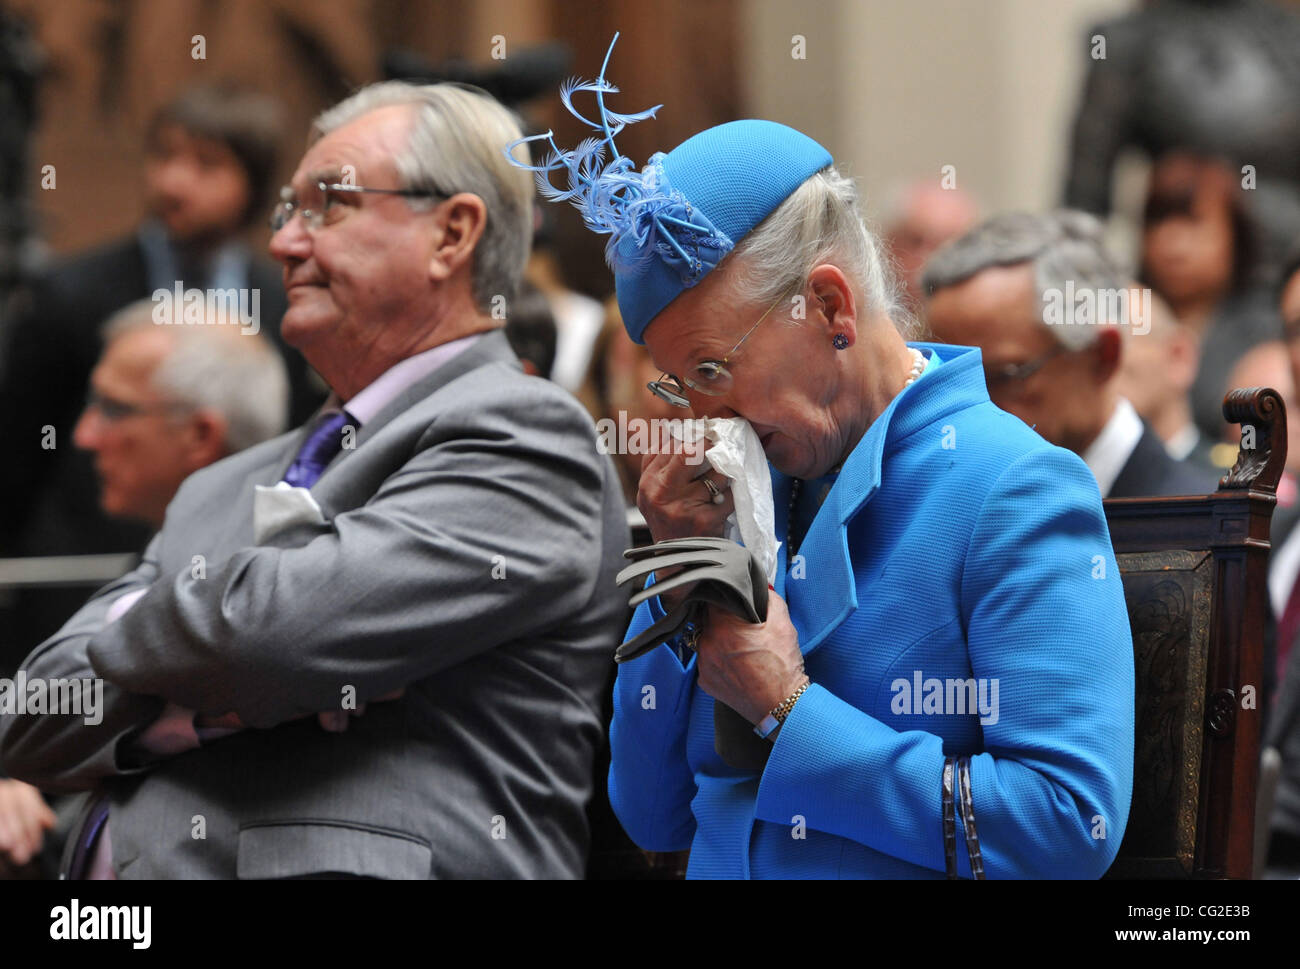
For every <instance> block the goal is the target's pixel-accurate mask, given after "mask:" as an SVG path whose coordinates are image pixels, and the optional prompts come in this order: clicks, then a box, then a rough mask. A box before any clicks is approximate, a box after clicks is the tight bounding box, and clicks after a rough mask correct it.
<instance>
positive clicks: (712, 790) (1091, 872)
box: [609, 343, 1134, 878]
mask: <svg viewBox="0 0 1300 969" xmlns="http://www.w3.org/2000/svg"><path fill="white" fill-rule="evenodd" d="M913 346H916V347H917V348H919V349H921V350H923V351H926V352H928V353H929V354H930V355H932V356H933V355H935V354H941V359H940V360H939V361H938V364H939V365H938V366H936V365H935V362H934V360H932V362H931V366H930V367H929V368H928V369H927V371H926V372H925V374H924V375H923V376H922V377H921V379H920V380H918V381H917V382H916V383H915V384H913V385H912V386H911V387H909V388H907V389H906V390H905V391H903V392H902V393H901V394H899V395H898V397H896V398H895V399H894V401H893V402H892V403H891V404H890V405H889V407H888V408H886V410H885V411H884V413H883V414H881V415H880V417H879V418H878V419H877V420H876V421H875V422H874V423H873V424H872V425H871V427H870V429H869V430H868V431H867V433H866V434H865V435H864V436H863V438H862V440H861V441H860V442H859V443H858V446H857V447H856V448H855V449H854V450H853V453H852V454H851V455H850V457H849V459H848V461H846V462H845V465H844V468H843V470H842V471H841V473H840V476H839V478H838V479H837V480H836V482H835V485H834V487H833V488H832V489H831V491H830V493H829V494H828V496H827V498H826V500H825V502H824V503H823V504H822V506H821V509H820V510H819V512H818V514H817V517H816V518H815V519H814V520H813V522H812V524H811V526H810V527H809V529H808V534H807V536H806V538H805V539H804V542H803V545H802V547H801V548H800V549H799V554H798V555H796V556H795V558H794V560H793V561H789V562H788V561H787V560H786V549H785V546H784V541H785V530H786V522H785V515H784V510H785V509H786V508H788V507H789V498H790V491H791V484H792V482H791V479H789V478H787V477H785V476H784V475H782V474H780V473H779V472H776V471H773V472H772V484H773V492H774V498H775V506H776V508H777V510H778V511H777V516H776V518H777V521H776V528H777V538H779V539H781V541H782V542H783V545H782V549H781V561H780V567H779V573H778V576H777V580H776V589H777V591H778V592H779V593H780V594H781V595H782V596H783V597H784V598H785V600H786V602H787V604H788V605H789V609H790V615H791V618H792V620H793V622H794V625H795V628H796V629H797V630H798V633H799V643H800V647H801V649H802V651H803V653H804V662H805V666H806V669H807V672H808V675H809V677H810V678H811V680H812V686H811V687H809V689H808V691H807V692H806V693H805V694H804V695H803V697H802V698H800V700H799V702H798V703H797V704H795V707H794V710H793V712H792V713H791V714H790V716H789V718H788V719H787V720H786V722H785V725H784V726H783V727H782V729H781V731H780V733H779V734H778V737H777V740H776V743H775V744H774V746H773V748H772V752H771V757H770V758H769V760H768V762H767V765H766V767H765V768H764V769H763V770H762V771H761V772H754V771H743V770H737V769H734V768H732V767H729V766H727V765H726V764H724V763H723V762H722V760H721V759H720V758H719V757H718V755H717V753H716V752H715V751H714V747H713V709H712V708H713V700H712V699H711V698H710V697H709V696H708V695H707V694H706V693H704V692H703V691H702V690H700V689H698V688H697V687H696V676H695V657H694V656H693V655H691V656H689V661H688V662H686V663H685V664H684V665H683V663H682V661H681V660H680V659H679V658H678V655H677V653H676V651H675V650H674V649H672V648H671V647H670V646H668V645H660V646H659V647H657V648H656V649H654V650H652V651H650V652H649V653H647V654H646V655H644V656H642V657H640V658H639V659H637V660H634V661H632V662H629V663H625V664H624V665H623V666H622V667H621V668H620V669H619V674H618V679H617V683H616V685H615V690H614V719H613V723H612V725H611V730H610V739H611V745H612V763H611V766H610V773H609V796H610V801H611V803H612V804H613V807H614V811H615V812H616V814H617V815H618V817H619V819H620V820H621V822H622V823H623V826H624V828H625V829H626V830H627V832H628V834H629V835H630V836H631V837H632V839H633V840H634V841H635V842H636V843H637V844H639V845H640V846H641V847H642V848H645V849H647V850H651V851H680V850H684V849H687V848H689V849H690V850H691V858H690V865H689V868H688V876H689V877H694V878H781V877H784V878H801V877H812V878H864V877H876V878H942V877H944V853H943V833H942V822H941V818H940V803H941V801H940V798H941V774H942V769H943V763H944V758H945V757H946V756H947V755H950V754H957V755H969V756H970V758H971V789H972V795H973V802H974V808H975V821H976V830H977V832H978V834H979V839H980V844H981V846H982V849H983V861H984V869H985V872H986V874H987V876H988V877H989V878H1097V877H1098V876H1100V875H1101V874H1102V873H1104V872H1105V871H1106V869H1107V868H1108V867H1109V866H1110V863H1111V861H1112V860H1113V859H1114V857H1115V853H1116V852H1117V851H1118V849H1119V844H1120V840H1121V839H1122V837H1123V834H1124V826H1125V824H1126V822H1127V820H1128V810H1129V801H1130V797H1131V794H1132V784H1133V710H1134V693H1133V690H1134V687H1133V646H1132V639H1131V636H1130V631H1129V624H1128V614H1127V610H1126V608H1125V604H1124V593H1123V588H1122V586H1121V583H1120V574H1119V569H1118V567H1117V566H1116V563H1115V557H1114V554H1113V552H1112V549H1111V544H1110V536H1109V533H1108V532H1107V528H1106V520H1105V517H1104V516H1103V514H1102V505H1101V497H1100V495H1099V494H1098V491H1097V484H1096V481H1095V480H1094V478H1093V477H1092V474H1091V473H1090V472H1089V470H1088V468H1087V466H1086V465H1085V464H1084V463H1083V461H1082V460H1080V459H1079V458H1078V457H1077V456H1076V455H1074V454H1072V453H1071V452H1069V451H1066V450H1063V449H1062V448H1059V447H1055V446H1053V445H1051V444H1048V443H1047V442H1046V441H1044V440H1043V439H1042V438H1041V437H1039V436H1038V435H1037V434H1036V433H1034V431H1033V430H1031V429H1030V428H1029V427H1027V426H1026V425H1025V424H1024V423H1023V422H1022V421H1020V420H1019V419H1018V418H1016V417H1013V416H1011V415H1010V414H1007V413H1005V412H1004V411H1001V410H999V409H998V408H997V407H995V406H994V405H993V404H992V403H991V402H990V401H989V397H988V392H987V390H986V389H985V384H984V371H983V367H982V363H981V359H980V352H979V350H977V349H973V348H969V347H955V346H943V345H935V344H926V343H918V344H913ZM659 608H660V607H659V605H658V602H657V600H654V601H652V602H647V603H643V604H642V605H641V607H640V608H639V609H638V611H637V613H636V614H635V616H634V617H633V621H632V625H631V628H630V630H629V632H628V635H629V636H632V635H634V634H635V633H637V632H639V631H640V630H642V629H644V628H645V627H646V626H648V625H649V624H650V623H652V622H653V621H654V619H655V617H657V616H659V615H662V612H660V611H658V610H659ZM963 839H964V832H963V830H962V825H961V819H960V815H959V816H958V819H957V845H958V851H957V855H958V870H959V873H960V874H961V875H962V876H964V877H969V876H970V864H969V862H968V861H967V857H966V851H965V847H964V840H963Z"/></svg>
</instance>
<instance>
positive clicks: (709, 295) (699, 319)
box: [645, 269, 848, 478]
mask: <svg viewBox="0 0 1300 969" xmlns="http://www.w3.org/2000/svg"><path fill="white" fill-rule="evenodd" d="M810 294H811V290H804V291H797V292H795V293H792V294H791V295H790V296H788V297H782V298H781V300H780V301H779V304H778V305H776V306H775V307H773V308H772V311H771V312H770V313H769V314H768V316H767V317H766V318H765V319H763V322H762V323H761V324H760V325H759V326H758V327H757V329H754V331H753V332H752V333H750V335H749V337H748V338H747V339H745V341H744V342H743V343H742V344H741V346H740V347H739V349H737V350H736V351H735V352H734V353H731V355H730V358H729V359H727V363H726V368H727V370H728V371H729V372H730V374H731V378H732V379H731V386H730V388H729V389H728V390H727V392H726V393H725V394H723V395H722V396H710V395H708V394H704V393H701V392H699V391H698V390H694V389H692V388H691V387H689V386H686V384H685V378H686V377H688V376H693V375H694V374H695V373H696V372H697V368H698V367H699V365H700V364H701V363H703V362H705V361H718V362H721V361H722V360H723V359H724V358H727V357H728V353H729V351H731V350H732V348H733V347H734V346H735V345H736V343H737V342H739V341H740V340H741V338H742V337H744V336H745V333H746V332H747V331H749V330H750V328H751V327H753V326H754V324H755V323H756V322H758V320H759V319H760V317H762V316H763V314H764V312H765V311H767V310H768V308H769V307H771V306H772V304H771V303H770V302H767V303H764V302H760V301H756V300H753V299H749V298H746V297H745V296H744V295H742V294H739V293H738V292H737V291H736V287H734V286H733V285H732V279H731V278H730V275H729V274H728V273H725V272H724V271H722V270H721V269H718V270H715V271H714V272H712V273H710V274H709V275H708V276H706V277H705V279H704V280H703V281H702V282H701V283H700V284H699V285H698V286H695V287H693V288H692V289H688V290H686V291H685V292H683V293H682V294H681V295H679V296H678V297H677V298H676V299H675V300H673V302H672V303H670V304H669V305H668V306H667V308H665V309H664V310H663V311H662V312H660V313H659V315H658V316H656V317H655V318H654V320H653V321H652V322H651V323H650V325H649V326H648V327H647V328H646V331H645V343H646V347H647V348H648V349H649V350H650V355H651V356H652V357H653V359H654V362H655V366H657V367H658V368H660V369H661V370H662V371H664V372H666V373H669V374H672V375H673V376H675V377H677V378H679V380H680V381H681V382H682V384H683V386H686V396H687V399H688V400H690V402H691V412H692V413H693V414H694V415H695V416H696V417H724V418H725V417H743V418H744V419H745V420H747V421H748V422H749V423H750V425H751V426H752V427H753V428H754V431H755V433H756V434H757V435H758V437H759V440H760V441H761V442H762V444H763V450H764V452H766V454H767V459H768V461H770V462H771V463H772V465H773V467H775V468H776V469H777V470H778V471H781V472H783V473H785V474H788V475H793V476H795V477H799V478H813V477H817V476H819V475H821V474H824V473H826V472H827V471H829V470H830V469H831V468H832V467H834V466H835V465H837V464H838V463H839V462H840V460H841V458H842V456H843V451H844V449H845V447H846V446H847V440H848V436H847V432H846V430H845V428H844V427H842V426H841V420H840V419H839V418H838V417H837V416H836V414H835V413H833V408H832V403H833V402H835V400H836V397H837V394H838V391H839V388H840V375H839V370H838V368H836V367H835V366H834V360H833V354H834V353H835V352H836V351H835V350H834V349H833V348H832V346H831V343H830V336H829V333H828V332H826V333H823V329H824V328H825V327H826V325H827V324H826V322H825V318H824V316H823V315H822V311H821V309H820V308H819V306H818V304H817V302H816V301H815V300H813V299H812V298H811V295H810ZM800 308H802V310H803V314H802V315H803V316H804V319H802V320H798V321H796V320H795V319H794V317H795V315H796V312H797V311H798V310H799V309H800ZM697 382H698V381H697ZM841 403H842V402H841Z"/></svg>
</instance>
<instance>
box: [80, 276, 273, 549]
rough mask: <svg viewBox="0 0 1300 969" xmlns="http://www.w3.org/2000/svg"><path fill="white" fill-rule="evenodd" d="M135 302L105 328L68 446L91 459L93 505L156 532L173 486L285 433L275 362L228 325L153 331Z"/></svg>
mask: <svg viewBox="0 0 1300 969" xmlns="http://www.w3.org/2000/svg"><path fill="white" fill-rule="evenodd" d="M153 311H154V304H153V302H152V301H150V300H141V301H139V302H136V303H132V304H131V305H130V306H128V307H126V308H125V309H123V310H120V311H118V312H117V313H116V314H114V315H113V316H112V317H111V318H110V319H109V320H108V322H107V323H106V324H105V326H104V331H103V332H104V353H103V355H102V356H101V357H100V360H99V363H98V364H97V365H96V366H95V369H94V371H93V372H92V373H91V377H90V392H89V394H88V396H87V403H86V408H85V410H83V411H82V413H81V417H80V418H79V419H78V421H77V426H76V430H75V432H74V435H73V442H74V443H75V444H76V446H77V447H78V448H80V449H82V450H84V451H87V452H89V453H90V454H91V455H93V457H94V464H95V474H96V477H97V478H98V480H99V485H100V505H101V507H102V508H103V510H104V513H105V514H107V515H110V516H112V517H114V518H130V519H133V520H136V521H141V522H144V523H145V524H146V525H148V526H149V527H150V528H151V529H153V530H157V529H158V528H161V527H162V522H163V514H164V513H165V512H166V510H167V505H168V503H169V502H170V501H171V499H172V496H173V495H174V494H175V493H176V489H177V488H179V487H180V484H181V482H182V481H184V480H185V479H186V478H187V477H189V476H190V475H191V474H193V473H194V472H195V471H197V470H198V469H199V468H205V467H207V466H208V465H209V464H212V463H213V462H214V461H219V460H220V459H221V458H223V457H226V456H227V455H229V454H234V453H235V452H236V451H242V450H243V449H244V448H246V447H251V446H252V445H254V444H257V443H259V442H261V441H265V440H269V439H270V438H272V437H275V435H277V434H280V433H281V432H283V431H284V429H285V428H286V427H287V426H288V405H289V384H288V378H287V377H286V375H285V369H284V362H283V360H282V359H281V358H280V356H279V354H278V353H276V352H275V348H274V347H273V346H271V345H270V343H269V342H268V341H267V340H265V339H263V338H262V337H261V336H260V335H259V334H250V333H241V332H240V328H239V327H237V326H229V325H194V324H190V325H162V326H160V325H158V324H157V323H155V322H154V321H153Z"/></svg>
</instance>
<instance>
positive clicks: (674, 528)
mask: <svg viewBox="0 0 1300 969" xmlns="http://www.w3.org/2000/svg"><path fill="white" fill-rule="evenodd" d="M707 449H708V442H707V441H692V442H691V443H689V444H683V445H682V447H681V450H680V451H678V452H676V453H666V454H656V453H653V452H651V453H647V454H646V455H645V456H644V457H643V458H642V459H641V480H640V485H639V487H638V491H637V496H636V505H637V507H638V508H639V509H641V514H642V515H644V516H645V520H646V524H647V525H649V526H650V537H651V538H652V539H654V540H655V541H656V542H662V541H665V540H667V539H670V538H720V537H721V536H722V533H723V531H724V527H725V526H724V522H726V520H727V516H728V515H730V514H731V513H732V512H733V511H735V510H736V503H735V500H734V499H733V498H732V495H731V489H730V488H729V487H728V485H729V484H730V483H731V482H730V481H729V480H728V479H727V478H726V477H725V476H723V475H721V474H719V473H718V472H716V471H714V470H713V469H712V468H711V467H710V466H709V463H708V462H707V461H705V460H704V452H705V450H707ZM706 478H707V479H708V480H709V481H711V482H712V483H713V485H714V487H715V488H717V490H718V493H719V494H720V495H721V496H722V498H723V500H722V501H721V502H715V501H714V500H713V494H712V492H711V491H710V490H709V486H708V485H706V484H705V483H704V481H705V479H706ZM677 571H678V570H677V569H675V568H674V569H663V570H661V571H657V572H656V573H655V578H656V579H657V580H658V581H663V580H664V579H667V578H669V577H670V576H672V575H673V574H674V573H675V572H677ZM690 589H691V586H689V585H687V586H684V587H682V588H678V589H674V590H672V591H671V592H667V593H664V595H662V596H660V600H661V605H663V607H664V610H665V611H666V612H672V611H673V609H675V608H676V607H677V605H678V604H679V603H680V602H681V601H682V600H683V599H684V598H685V596H686V594H687V592H688V591H689V590H690Z"/></svg>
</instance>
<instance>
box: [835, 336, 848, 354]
mask: <svg viewBox="0 0 1300 969" xmlns="http://www.w3.org/2000/svg"><path fill="white" fill-rule="evenodd" d="M831 344H832V345H833V346H834V347H835V349H836V350H843V349H844V348H845V347H847V346H848V345H849V338H848V337H846V336H845V335H844V334H843V333H836V334H835V339H833V340H831Z"/></svg>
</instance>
